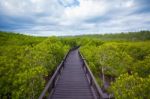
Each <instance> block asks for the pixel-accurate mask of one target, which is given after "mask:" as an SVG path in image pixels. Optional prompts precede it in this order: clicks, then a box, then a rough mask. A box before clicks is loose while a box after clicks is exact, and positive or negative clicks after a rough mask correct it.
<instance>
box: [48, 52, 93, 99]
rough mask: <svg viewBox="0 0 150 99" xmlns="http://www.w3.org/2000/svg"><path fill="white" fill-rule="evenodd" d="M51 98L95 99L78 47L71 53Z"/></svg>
mask: <svg viewBox="0 0 150 99" xmlns="http://www.w3.org/2000/svg"><path fill="white" fill-rule="evenodd" d="M49 99H94V97H93V94H92V89H91V87H90V86H89V83H88V79H87V77H86V75H85V72H84V70H83V67H82V61H81V57H80V56H79V53H78V49H76V50H73V51H71V52H70V53H69V55H68V57H67V59H66V61H65V64H64V69H63V71H62V73H61V76H60V78H59V79H58V81H57V83H56V86H55V89H54V91H53V93H52V95H51V97H49Z"/></svg>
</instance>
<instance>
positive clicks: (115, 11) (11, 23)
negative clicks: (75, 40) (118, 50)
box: [0, 0, 150, 36]
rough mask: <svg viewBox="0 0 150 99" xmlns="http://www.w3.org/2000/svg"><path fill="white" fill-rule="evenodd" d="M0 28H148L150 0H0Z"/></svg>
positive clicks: (34, 31) (46, 31)
mask: <svg viewBox="0 0 150 99" xmlns="http://www.w3.org/2000/svg"><path fill="white" fill-rule="evenodd" d="M0 30H2V31H14V32H21V33H25V34H31V35H37V36H47V35H79V34H94V33H96V34H97V33H115V32H128V31H140V30H150V0H0Z"/></svg>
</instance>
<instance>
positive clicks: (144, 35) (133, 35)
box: [76, 31, 150, 41]
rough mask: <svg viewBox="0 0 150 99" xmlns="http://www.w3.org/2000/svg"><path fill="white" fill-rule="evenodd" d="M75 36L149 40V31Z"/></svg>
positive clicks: (108, 39)
mask: <svg viewBox="0 0 150 99" xmlns="http://www.w3.org/2000/svg"><path fill="white" fill-rule="evenodd" d="M76 37H88V38H96V39H100V40H106V41H112V40H123V41H125V40H126V41H128V40H129V41H141V40H142V41H145V40H150V31H140V32H128V33H113V34H91V35H79V36H76Z"/></svg>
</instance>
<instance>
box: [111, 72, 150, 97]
mask: <svg viewBox="0 0 150 99" xmlns="http://www.w3.org/2000/svg"><path fill="white" fill-rule="evenodd" d="M149 86H150V76H149V77H148V78H141V77H138V75H137V74H134V75H128V74H122V75H120V76H119V77H118V78H117V79H116V81H115V82H114V83H113V84H112V87H111V88H112V91H113V93H114V96H115V98H116V99H149V98H150V94H149V92H150V87H149Z"/></svg>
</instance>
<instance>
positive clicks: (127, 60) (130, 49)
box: [0, 31, 150, 99]
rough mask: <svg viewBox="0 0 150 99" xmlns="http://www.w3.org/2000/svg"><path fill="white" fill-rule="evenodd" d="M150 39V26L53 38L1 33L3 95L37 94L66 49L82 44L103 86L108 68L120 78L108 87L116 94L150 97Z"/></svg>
mask: <svg viewBox="0 0 150 99" xmlns="http://www.w3.org/2000/svg"><path fill="white" fill-rule="evenodd" d="M148 40H150V33H149V31H141V32H138V33H128V34H124V33H122V34H105V35H84V36H76V37H49V38H47V37H33V36H26V35H22V34H12V33H6V32H0V89H1V90H0V95H1V96H2V95H5V96H6V95H8V94H10V95H11V97H12V99H37V98H38V96H39V95H40V93H41V92H42V90H43V89H44V86H45V84H46V82H47V80H48V79H47V78H50V77H51V75H52V73H53V71H54V70H55V69H56V66H57V65H58V64H59V63H60V61H61V60H62V58H63V57H64V55H65V53H67V51H68V50H69V48H71V47H74V46H78V45H80V46H81V47H80V51H81V53H82V54H83V55H84V57H85V58H86V61H87V62H88V64H89V67H90V69H91V70H92V72H93V74H94V76H95V78H96V80H97V81H98V83H99V85H100V86H103V81H102V79H101V75H102V73H103V74H104V75H105V76H106V77H107V76H108V79H110V78H113V79H114V80H113V82H112V85H111V86H110V87H109V89H108V91H110V92H112V93H114V96H115V98H116V99H148V98H150V96H149V92H150V89H149V86H150V41H148ZM102 68H103V72H102ZM110 81H111V80H110Z"/></svg>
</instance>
